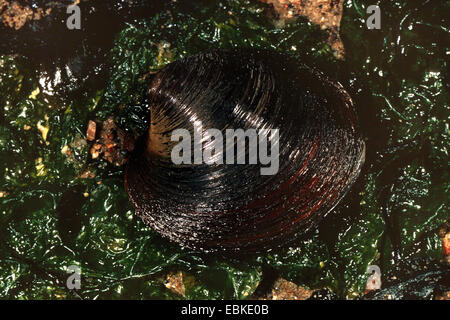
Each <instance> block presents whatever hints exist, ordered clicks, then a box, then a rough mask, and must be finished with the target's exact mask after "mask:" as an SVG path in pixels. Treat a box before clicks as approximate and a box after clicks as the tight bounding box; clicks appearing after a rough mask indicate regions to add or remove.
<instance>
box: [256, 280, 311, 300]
mask: <svg viewBox="0 0 450 320" xmlns="http://www.w3.org/2000/svg"><path fill="white" fill-rule="evenodd" d="M312 293H313V291H312V290H309V289H306V288H303V287H301V286H298V285H296V284H295V283H293V282H290V281H287V280H285V279H283V278H279V279H278V280H277V281H275V283H274V284H273V287H272V289H271V290H270V292H269V293H268V294H267V295H266V296H264V297H261V298H259V300H306V299H308V298H309V297H311V294H312Z"/></svg>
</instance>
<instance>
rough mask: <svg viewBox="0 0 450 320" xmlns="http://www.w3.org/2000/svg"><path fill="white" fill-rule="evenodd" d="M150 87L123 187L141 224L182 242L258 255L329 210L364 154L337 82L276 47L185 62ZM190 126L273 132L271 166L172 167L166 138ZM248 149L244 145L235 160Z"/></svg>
mask: <svg viewBox="0 0 450 320" xmlns="http://www.w3.org/2000/svg"><path fill="white" fill-rule="evenodd" d="M149 94H150V108H151V111H150V113H151V116H150V128H149V131H148V134H147V136H146V137H145V139H144V141H145V142H144V143H143V145H142V146H141V148H140V151H137V152H136V154H135V155H134V156H133V158H132V159H131V160H130V162H129V164H128V166H127V171H126V176H125V185H126V190H127V192H128V195H129V197H130V200H131V202H132V203H133V205H134V207H135V209H136V213H137V214H138V215H139V216H140V217H141V218H142V219H143V221H144V222H145V223H146V224H148V225H149V226H151V227H152V228H153V229H154V230H156V231H157V232H159V233H160V234H162V235H163V236H165V237H167V238H169V239H171V240H173V241H175V242H178V243H179V244H181V245H183V246H186V247H189V248H193V249H198V250H202V251H219V250H221V251H240V252H259V251H265V250H268V249H270V248H274V247H278V246H281V245H282V244H284V243H287V242H289V241H292V240H294V239H295V238H296V237H297V236H298V235H300V234H303V233H305V232H306V231H307V230H309V229H310V228H312V227H313V226H315V224H316V223H317V221H319V220H320V218H321V217H323V216H324V215H325V214H327V213H328V212H330V211H331V210H332V209H333V208H334V207H335V206H336V204H337V203H338V202H339V200H340V199H342V197H343V196H344V194H345V193H346V192H347V190H348V189H349V187H350V186H351V184H352V183H353V182H354V181H355V179H356V178H357V176H358V174H359V172H360V169H361V166H362V163H363V161H364V150H365V147H364V143H363V141H362V139H361V137H360V135H359V134H358V132H357V125H356V122H355V121H356V120H355V119H356V118H355V114H354V111H353V106H352V101H351V99H350V97H349V95H348V94H347V93H346V92H345V90H344V89H343V88H342V86H341V85H340V84H337V83H334V82H332V81H330V80H328V79H327V77H325V76H324V75H323V74H322V73H320V72H318V71H316V70H313V69H311V68H309V67H308V66H306V65H304V64H302V63H300V62H299V61H297V60H296V59H294V58H291V57H288V56H285V55H282V54H279V53H276V52H271V51H259V50H234V51H223V50H213V51H208V52H204V53H200V54H197V55H194V56H191V57H188V58H184V59H182V60H179V61H177V62H174V63H172V64H169V65H168V66H166V67H165V68H164V69H163V70H161V71H160V72H158V73H157V74H156V75H155V76H154V78H153V79H152V83H151V85H150V90H149ZM194 121H201V122H202V126H203V130H206V129H209V128H216V129H219V130H221V131H222V132H223V133H224V134H223V136H224V137H225V129H229V128H231V129H238V128H242V129H244V130H247V129H250V128H256V129H279V170H278V172H277V173H276V174H274V175H262V174H261V171H260V168H261V167H264V166H263V165H260V164H213V165H209V164H192V165H188V164H181V165H175V164H173V162H172V161H171V158H170V155H171V150H172V148H173V146H174V144H176V142H171V139H170V136H171V133H172V131H173V130H175V129H178V128H184V129H187V130H189V131H190V132H191V135H192V137H193V136H194V133H193V131H194V125H193V123H194ZM202 142H203V144H202V147H203V148H205V147H206V146H207V144H208V141H207V140H203V141H202ZM226 152H228V151H227V150H226V149H225V148H224V153H226ZM248 152H249V149H248V144H247V148H246V156H247V158H246V159H248V157H249V155H248ZM219 156H221V155H219ZM224 159H225V156H224ZM246 163H248V161H247V162H246Z"/></svg>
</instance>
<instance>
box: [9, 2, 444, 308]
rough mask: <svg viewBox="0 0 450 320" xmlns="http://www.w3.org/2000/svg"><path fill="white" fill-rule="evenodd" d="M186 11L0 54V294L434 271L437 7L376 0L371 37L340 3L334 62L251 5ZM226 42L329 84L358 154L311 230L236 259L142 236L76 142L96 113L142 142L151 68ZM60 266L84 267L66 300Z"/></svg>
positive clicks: (300, 24) (188, 291) (206, 292)
mask: <svg viewBox="0 0 450 320" xmlns="http://www.w3.org/2000/svg"><path fill="white" fill-rule="evenodd" d="M190 2H193V1H190ZM195 3H196V4H192V3H189V2H184V1H179V2H178V3H175V4H171V5H170V6H167V7H165V6H164V4H163V3H161V6H156V7H155V8H154V13H152V14H149V15H148V16H146V17H137V18H136V17H134V18H133V19H131V18H130V19H129V21H126V23H123V24H121V25H120V28H119V30H117V32H116V31H115V30H113V29H114V28H111V33H112V34H111V35H110V36H111V42H110V43H108V42H107V41H103V42H102V41H101V40H99V39H96V38H95V37H90V38H89V39H85V40H83V39H81V40H80V41H81V42H80V43H82V47H83V48H84V51H83V50H80V49H73V52H72V53H69V54H67V55H66V57H64V58H61V59H53V60H52V62H51V63H50V62H49V61H44V60H45V59H44V58H43V57H42V52H43V51H42V50H40V51H39V52H36V55H38V54H39V57H34V56H33V54H32V53H31V54H30V53H29V52H28V53H23V52H22V50H21V49H22V48H20V46H19V47H14V45H11V47H10V48H9V51H10V52H7V53H8V54H6V53H5V54H3V55H2V56H0V92H1V94H0V107H1V112H0V160H1V161H0V171H1V172H2V175H1V176H0V179H1V183H0V196H1V197H0V237H1V241H0V297H1V298H13V299H32V298H43V299H57V298H87V299H91V298H99V299H109V298H112V299H120V298H127V299H152V298H153V299H179V298H183V297H182V296H180V295H179V294H177V293H174V292H173V291H171V290H169V289H167V288H166V286H165V284H166V276H167V275H168V274H170V273H172V272H178V271H182V272H183V278H184V286H185V298H187V299H217V298H219V299H223V298H225V299H245V298H250V297H254V292H255V290H256V289H257V288H258V286H259V289H261V284H264V283H266V282H267V281H268V280H267V278H270V276H271V275H274V274H275V275H276V277H278V276H280V277H282V278H284V279H287V280H289V281H292V282H294V283H296V284H298V285H301V286H303V287H306V288H311V289H320V288H328V289H329V290H330V291H331V292H333V294H334V295H335V297H339V298H356V297H360V296H362V294H363V293H364V288H365V283H366V280H367V278H368V274H367V273H366V272H367V268H368V266H369V265H378V266H379V267H380V268H381V272H382V275H383V279H385V278H386V277H385V275H389V274H390V273H392V272H394V271H395V270H398V269H400V271H399V272H400V274H408V268H410V266H411V265H416V264H417V265H419V267H418V268H420V266H421V265H426V264H428V263H429V261H439V259H440V258H441V252H442V248H441V243H440V240H439V236H438V230H439V227H440V226H441V225H442V224H443V223H444V222H445V221H446V220H447V219H448V217H449V214H448V209H449V208H448V188H449V184H448V182H449V177H448V172H449V170H448V146H449V124H448V118H449V109H448V101H449V99H448V98H449V96H448V83H449V81H448V80H449V73H448V66H447V59H446V58H447V57H448V50H449V48H448V45H449V29H448V25H445V22H446V21H445V20H444V13H445V12H446V11H448V10H449V9H450V8H449V5H448V3H447V4H445V2H444V1H443V2H439V5H438V3H437V2H434V1H433V2H432V1H420V2H419V1H384V2H383V3H382V4H381V12H382V22H381V29H380V30H368V29H367V27H366V25H365V21H364V19H365V18H366V13H365V8H367V6H368V5H370V4H372V3H370V2H368V1H361V0H354V1H346V2H345V4H344V14H343V19H342V23H341V32H340V33H341V36H342V39H343V42H344V46H345V50H346V54H345V60H337V59H336V58H335V57H334V56H333V52H332V50H331V48H330V47H329V45H328V44H327V41H326V40H327V35H326V34H325V32H324V31H321V30H320V29H319V28H318V27H316V26H314V25H312V24H311V23H309V22H308V21H307V20H305V19H303V18H300V19H299V20H297V21H295V22H291V23H288V24H286V25H284V26H283V27H275V26H274V24H273V23H272V21H271V20H270V19H269V18H268V17H267V14H266V11H267V9H268V8H267V5H265V4H264V3H259V2H254V1H244V0H241V1H238V0H228V1H199V2H197V1H195ZM159 7H161V8H159ZM103 19H105V20H106V19H107V16H105V17H103ZM101 22H102V20H99V21H98V23H99V24H100V23H101ZM103 22H105V21H103ZM94 33H95V32H94ZM38 38H39V36H38ZM30 41H31V42H32V40H30ZM33 41H34V40H33ZM31 42H30V43H31ZM16 45H17V44H16ZM43 46H44V47H45V40H44V44H43ZM80 47H81V45H80ZM233 47H255V48H269V49H273V50H279V51H282V52H285V53H288V54H290V55H293V56H297V57H299V58H300V59H303V60H304V61H306V62H307V63H308V64H311V65H314V66H316V67H318V68H319V69H321V70H323V71H324V72H326V73H327V74H328V75H329V76H330V77H331V78H334V79H336V80H338V81H339V82H340V83H342V84H343V85H344V87H345V88H346V89H347V90H348V92H349V93H350V95H351V96H352V98H353V100H354V102H355V106H356V110H357V113H358V117H359V121H360V125H361V130H362V132H363V134H364V137H365V141H366V148H367V153H366V162H365V165H364V168H363V171H362V173H361V176H360V178H359V179H358V181H357V182H356V183H355V185H354V186H353V188H352V190H351V191H350V192H349V193H348V194H347V196H346V197H345V198H344V200H343V201H342V202H341V203H340V204H339V206H338V207H337V208H336V209H335V210H334V211H333V212H332V213H330V214H329V215H328V217H327V218H325V219H324V220H323V221H322V222H321V223H320V224H319V226H318V228H317V230H316V231H314V232H311V233H310V234H308V235H307V236H306V237H304V238H303V239H299V240H298V241H297V242H295V245H293V246H292V247H291V248H285V249H280V250H276V251H273V252H269V253H266V254H261V255H257V256H246V257H245V258H244V257H236V256H227V257H218V256H210V255H205V254H201V253H199V252H193V251H190V250H186V249H182V248H180V247H178V246H177V245H174V244H172V243H170V242H168V241H166V240H164V239H162V238H161V237H160V236H158V235H157V234H156V233H154V232H152V231H151V230H149V229H148V228H147V227H146V226H145V225H144V224H143V223H142V221H141V220H140V219H139V218H137V217H136V216H135V215H134V211H133V208H132V207H131V205H130V203H129V200H128V197H127V195H126V193H125V190H124V186H123V170H124V168H123V167H116V166H113V165H111V164H109V163H107V162H105V161H87V159H88V157H89V148H88V145H87V144H86V141H85V133H86V127H87V123H88V121H89V120H91V119H100V120H102V119H106V118H107V117H109V116H114V118H115V120H116V122H117V123H118V124H120V126H121V127H122V128H124V129H126V130H127V131H128V132H130V133H132V134H134V135H140V134H142V132H143V131H144V130H145V127H146V126H147V125H148V111H147V110H148V105H147V103H146V97H145V91H146V88H147V86H148V75H149V74H151V73H152V72H154V71H156V70H158V69H160V68H162V67H163V66H164V65H166V64H167V63H169V62H171V61H174V60H176V59H179V58H181V57H185V56H189V55H191V54H194V53H197V52H200V51H202V50H205V49H208V48H233ZM93 48H94V49H93ZM99 48H100V49H99ZM97 49H98V50H97ZM14 51H16V52H14ZM61 51H64V50H63V49H61ZM44 52H45V51H44ZM67 70H69V71H70V72H68V71H67ZM86 171H89V172H91V173H92V175H95V177H92V178H84V177H82V176H81V174H82V173H83V172H86ZM402 264H404V265H406V266H405V267H402ZM72 265H76V266H79V267H81V270H82V288H81V289H80V290H78V291H77V292H74V291H71V290H68V289H67V288H66V279H67V276H68V274H67V273H66V271H67V268H68V267H69V266H72ZM402 268H403V269H402ZM259 289H258V290H259Z"/></svg>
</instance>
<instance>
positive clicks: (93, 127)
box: [86, 120, 97, 141]
mask: <svg viewBox="0 0 450 320" xmlns="http://www.w3.org/2000/svg"><path fill="white" fill-rule="evenodd" d="M96 131H97V124H96V123H95V122H94V121H92V120H89V123H88V128H87V131H86V139H87V141H94V140H95V133H96Z"/></svg>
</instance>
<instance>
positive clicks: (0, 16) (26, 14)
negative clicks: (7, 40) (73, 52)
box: [0, 0, 87, 30]
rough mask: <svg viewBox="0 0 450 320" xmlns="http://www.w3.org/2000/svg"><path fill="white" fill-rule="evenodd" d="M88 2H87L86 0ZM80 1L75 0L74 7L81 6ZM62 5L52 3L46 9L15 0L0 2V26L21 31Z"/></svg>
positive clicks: (55, 2) (2, 0) (1, 0)
mask: <svg viewBox="0 0 450 320" xmlns="http://www.w3.org/2000/svg"><path fill="white" fill-rule="evenodd" d="M84 1H87V0H84ZM79 3H80V0H74V1H73V3H72V5H76V4H79ZM58 5H60V4H59V2H58V1H53V2H51V3H50V4H49V5H48V6H46V7H44V8H37V9H35V8H32V7H31V5H27V4H21V3H20V2H18V1H14V0H0V24H3V25H4V26H6V27H9V28H12V29H15V30H19V29H21V28H22V27H23V26H24V25H25V24H26V23H27V22H28V21H32V20H40V19H42V18H43V17H46V16H48V15H50V14H51V13H52V10H53V8H55V7H56V6H58Z"/></svg>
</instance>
